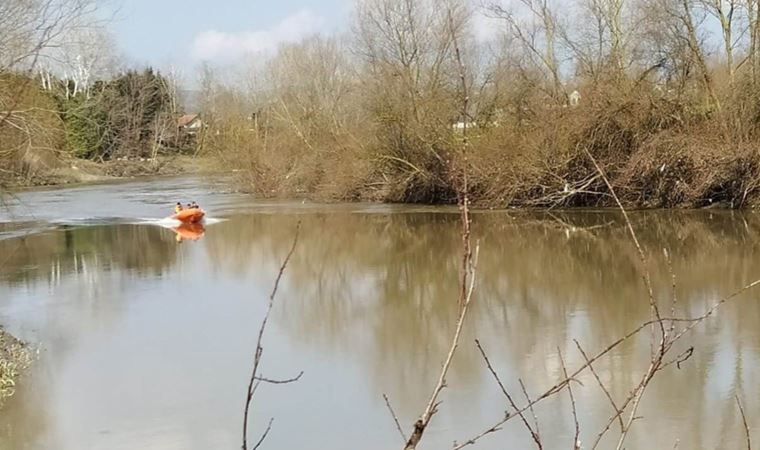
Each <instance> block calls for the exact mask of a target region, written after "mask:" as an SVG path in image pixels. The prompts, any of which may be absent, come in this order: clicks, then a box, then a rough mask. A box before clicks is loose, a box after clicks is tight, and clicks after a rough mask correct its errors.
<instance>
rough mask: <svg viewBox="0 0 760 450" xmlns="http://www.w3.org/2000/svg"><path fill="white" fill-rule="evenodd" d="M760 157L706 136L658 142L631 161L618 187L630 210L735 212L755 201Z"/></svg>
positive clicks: (659, 137)
mask: <svg viewBox="0 0 760 450" xmlns="http://www.w3.org/2000/svg"><path fill="white" fill-rule="evenodd" d="M759 169H760V155H759V154H758V152H757V149H756V148H755V147H754V146H751V145H746V144H740V143H732V142H726V141H725V140H723V139H721V138H720V137H719V136H716V135H715V134H714V133H710V132H707V131H703V132H692V133H689V134H683V133H662V134H659V135H656V136H653V137H652V138H651V139H650V140H649V141H648V142H647V143H646V144H645V145H643V146H642V148H641V149H640V150H639V151H638V152H637V153H636V154H635V155H633V157H632V158H631V159H630V161H629V162H628V164H627V166H626V168H625V170H624V171H623V173H622V174H621V176H620V178H619V180H618V184H620V185H622V186H625V189H626V193H625V197H626V199H627V201H628V202H629V203H631V204H636V205H641V206H647V207H703V206H709V205H713V204H720V205H722V206H728V207H732V208H739V207H742V206H746V205H747V202H748V201H749V202H754V201H756V200H755V199H756V196H757V188H758V176H760V170H759Z"/></svg>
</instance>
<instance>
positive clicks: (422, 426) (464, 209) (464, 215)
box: [404, 9, 479, 450]
mask: <svg viewBox="0 0 760 450" xmlns="http://www.w3.org/2000/svg"><path fill="white" fill-rule="evenodd" d="M448 21H449V33H450V38H451V42H452V44H453V47H454V54H455V56H456V60H457V63H458V66H459V78H460V81H461V83H462V86H461V87H462V110H461V111H460V113H461V115H462V117H463V118H464V128H463V130H462V133H463V134H462V158H463V162H464V166H463V170H462V188H461V190H460V192H459V205H460V214H461V220H462V267H461V273H460V282H459V287H460V292H459V302H458V303H459V317H458V318H457V322H456V330H455V331H454V335H453V336H452V338H451V345H450V347H449V352H448V355H447V356H446V359H445V360H444V363H443V367H442V368H441V372H440V374H439V375H438V382H437V383H436V385H435V388H433V392H432V394H431V395H430V400H428V404H427V406H426V407H425V410H424V411H423V413H422V415H421V416H420V418H419V419H418V420H417V421H416V422H415V423H414V428H413V431H412V433H411V434H410V435H409V439H408V440H407V441H406V445H405V446H404V449H405V450H415V449H416V448H417V444H419V442H420V440H421V439H422V436H423V435H424V434H425V430H426V429H427V426H428V424H430V420H431V419H432V418H433V416H434V415H435V413H436V412H437V411H438V405H439V402H438V396H439V395H440V393H441V391H442V390H443V388H444V387H446V375H447V374H448V372H449V368H450V367H451V361H452V360H453V358H454V354H455V353H456V350H457V348H458V347H459V338H460V336H461V334H462V327H463V326H464V321H465V319H466V317H467V312H468V310H469V307H470V302H471V300H472V291H473V289H474V288H475V267H476V265H477V259H478V250H479V248H478V246H477V245H476V246H475V252H474V255H473V251H472V244H471V241H470V204H469V201H470V200H469V192H468V186H467V165H468V163H467V147H468V140H467V117H468V113H467V110H468V102H469V97H468V93H467V77H466V75H465V66H464V64H463V62H462V57H461V54H460V51H459V44H458V42H457V32H456V30H455V26H454V19H453V16H452V14H451V9H449V10H448Z"/></svg>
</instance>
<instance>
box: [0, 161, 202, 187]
mask: <svg viewBox="0 0 760 450" xmlns="http://www.w3.org/2000/svg"><path fill="white" fill-rule="evenodd" d="M215 169H216V164H215V163H214V161H211V160H209V159H207V158H195V157H191V156H171V157H158V158H155V159H150V158H135V159H121V158H120V159H117V160H112V161H105V162H100V163H98V162H93V161H88V160H81V159H70V160H68V161H60V162H58V163H57V164H55V165H46V166H42V167H36V168H35V170H28V171H24V172H10V171H8V172H0V184H2V185H3V186H5V187H8V188H21V187H36V186H57V185H68V184H81V183H96V182H103V181H112V180H118V179H125V178H136V177H141V176H155V175H167V176H169V175H180V174H183V173H203V172H210V171H213V170H215Z"/></svg>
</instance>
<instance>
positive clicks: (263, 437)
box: [252, 417, 274, 450]
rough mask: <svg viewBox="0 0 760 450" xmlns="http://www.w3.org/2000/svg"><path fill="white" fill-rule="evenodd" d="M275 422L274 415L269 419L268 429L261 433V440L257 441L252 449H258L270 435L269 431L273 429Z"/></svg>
mask: <svg viewBox="0 0 760 450" xmlns="http://www.w3.org/2000/svg"><path fill="white" fill-rule="evenodd" d="M273 422H274V417H272V418H270V419H269V425H267V429H266V430H264V433H263V434H262V435H261V437H260V438H259V440H258V441H257V442H256V445H254V446H253V449H252V450H258V448H259V447H260V446H261V444H262V443H263V442H264V439H266V438H267V436H268V435H269V431H270V430H271V429H272V423H273Z"/></svg>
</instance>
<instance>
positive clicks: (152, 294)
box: [0, 179, 760, 450]
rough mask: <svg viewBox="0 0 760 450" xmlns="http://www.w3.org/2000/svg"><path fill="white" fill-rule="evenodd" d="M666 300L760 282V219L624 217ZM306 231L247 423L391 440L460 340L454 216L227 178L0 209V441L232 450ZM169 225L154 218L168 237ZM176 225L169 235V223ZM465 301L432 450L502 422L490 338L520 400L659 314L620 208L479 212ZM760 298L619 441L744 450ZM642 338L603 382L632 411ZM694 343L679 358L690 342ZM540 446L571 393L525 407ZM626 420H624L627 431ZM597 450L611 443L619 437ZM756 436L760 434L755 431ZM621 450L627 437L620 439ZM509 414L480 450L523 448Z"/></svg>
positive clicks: (548, 441) (318, 439) (277, 433)
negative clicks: (177, 216)
mask: <svg viewBox="0 0 760 450" xmlns="http://www.w3.org/2000/svg"><path fill="white" fill-rule="evenodd" d="M193 200H194V201H197V202H199V203H200V204H201V205H202V206H204V207H205V208H206V209H207V211H208V212H209V215H210V216H211V217H212V218H214V219H216V220H214V221H213V222H214V223H211V224H209V225H208V226H207V227H206V229H205V235H203V236H202V238H201V239H200V240H198V241H194V242H193V241H182V242H178V241H177V239H176V234H175V232H174V231H173V230H172V229H171V228H172V227H171V226H166V225H167V224H166V223H163V222H161V219H162V218H163V217H164V216H166V215H168V214H169V213H170V210H171V208H172V205H173V204H174V203H175V202H176V201H186V202H189V201H193ZM632 220H633V224H634V227H635V228H636V229H637V230H638V231H639V233H640V237H641V239H642V241H643V244H644V247H645V249H646V250H647V252H648V254H650V255H651V258H652V261H651V264H650V267H651V272H652V277H653V279H654V282H655V285H656V290H657V294H658V298H659V299H660V300H661V302H662V305H663V308H666V309H667V310H668V312H669V311H670V308H671V306H670V305H671V302H670V300H671V298H672V295H671V290H670V284H671V277H670V275H669V271H668V266H667V264H666V262H665V261H666V260H665V258H664V256H663V249H664V248H666V249H667V250H668V251H669V253H670V255H671V257H672V260H673V270H674V272H675V274H676V278H677V289H676V293H677V305H676V313H677V314H680V315H684V314H689V315H694V314H698V313H700V312H702V311H704V310H705V309H706V308H707V307H708V306H709V305H710V304H712V302H713V301H714V300H715V299H717V298H719V297H720V296H722V295H724V294H728V293H730V292H732V291H734V290H735V289H737V288H739V287H740V286H742V285H744V284H746V283H748V282H750V281H753V280H754V279H755V278H759V277H760V254H758V253H757V250H758V238H760V217H758V215H757V214H755V213H731V212H717V211H712V212H706V211H705V212H691V213H675V212H669V213H668V212H648V213H633V214H632ZM299 221H300V222H301V234H300V239H299V242H298V246H297V249H296V253H295V255H294V257H293V260H292V262H291V264H290V266H289V267H288V269H287V272H286V274H285V277H284V280H283V284H282V285H281V290H280V293H279V295H278V297H277V300H276V302H277V303H276V306H275V308H274V311H273V316H272V320H271V322H270V326H269V328H268V329H267V334H266V336H265V340H264V357H263V360H264V363H263V375H265V376H267V377H272V378H288V377H291V376H294V375H296V374H297V373H298V372H300V371H304V375H303V378H302V379H301V380H300V381H298V382H297V383H294V384H290V385H282V386H271V385H265V386H262V387H261V388H260V389H259V391H258V392H257V394H256V397H255V401H254V407H253V414H252V425H253V429H254V432H256V433H260V432H262V431H263V430H264V428H266V424H267V423H268V420H269V418H270V417H274V418H275V420H274V424H273V427H272V431H271V432H270V434H269V436H268V438H267V440H266V442H265V444H264V445H263V447H262V448H269V449H331V450H342V449H346V450H355V449H359V448H361V449H378V450H379V449H388V448H401V447H402V446H403V445H402V442H401V438H400V436H399V435H398V432H397V431H396V429H395V425H394V424H393V420H392V418H391V416H390V414H389V413H388V411H387V408H386V406H385V402H384V400H383V398H382V394H383V393H386V394H387V395H388V397H389V398H390V400H391V402H392V404H393V406H394V408H395V410H396V412H397V413H398V415H399V418H400V419H401V421H402V424H403V425H404V426H405V428H406V431H408V429H409V428H410V426H411V424H412V423H413V422H414V420H415V419H416V418H417V416H418V415H419V414H420V412H421V411H422V409H423V408H424V406H425V404H426V402H427V399H428V397H429V394H430V390H431V389H432V387H433V385H434V384H435V379H436V377H437V374H438V371H439V368H440V364H441V363H442V361H443V359H444V357H445V354H446V352H447V349H448V345H449V341H450V337H451V334H452V332H453V330H454V321H455V316H456V309H457V307H456V302H457V292H458V289H457V274H458V268H459V263H460V260H461V256H460V247H459V246H460V239H459V234H458V233H459V224H458V216H457V211H456V209H451V208H427V207H401V206H387V205H363V204H357V205H319V204H312V203H308V202H307V203H304V202H301V201H293V202H280V201H262V200H256V199H254V198H252V197H249V196H245V195H241V194H233V193H230V192H229V191H228V190H227V189H226V187H225V184H224V182H223V180H202V179H198V180H195V179H189V180H183V179H159V180H148V181H139V182H130V183H121V184H109V185H102V186H87V187H77V188H69V189H59V190H38V191H29V192H23V193H19V194H17V196H15V197H14V198H12V199H6V206H5V208H3V211H2V212H1V213H0V324H3V325H5V326H6V327H7V328H8V330H9V331H11V332H12V333H14V334H16V335H17V336H19V337H21V338H22V339H24V340H26V341H28V342H31V343H33V344H34V345H36V346H38V347H39V348H40V349H41V352H40V355H39V358H38V360H37V361H36V363H35V364H34V365H33V366H32V368H31V369H30V371H29V372H28V373H27V374H26V376H24V377H23V378H22V379H21V382H20V385H19V389H18V392H17V395H16V396H15V397H13V398H12V399H11V400H10V401H9V402H8V403H7V404H6V405H5V407H4V409H2V410H0V448H3V449H33V450H37V449H40V450H41V449H46V450H47V449H53V448H54V449H56V450H86V449H98V450H100V449H108V450H115V449H130V450H132V449H161V450H170V449H193V450H195V449H198V450H201V449H203V450H207V449H238V448H240V445H241V431H242V411H243V403H244V393H245V389H246V385H247V381H248V380H247V377H248V375H249V373H250V367H251V363H252V356H253V352H254V347H255V339H256V333H257V331H258V325H259V322H260V320H261V318H262V314H263V311H264V307H265V304H266V300H267V296H268V294H269V291H270V290H271V287H272V284H273V281H274V278H275V276H276V273H277V269H278V267H279V264H280V261H281V259H282V258H283V257H284V256H285V254H286V253H287V250H288V248H289V246H290V244H291V242H292V238H293V235H294V233H295V229H296V224H297V222H299ZM161 225H165V226H161ZM169 225H170V224H169ZM474 239H476V240H477V241H478V242H479V245H480V258H479V262H478V268H477V280H478V281H477V286H476V290H475V300H474V308H473V310H472V312H471V315H470V316H469V318H468V321H467V323H466V327H465V332H464V335H463V337H462V342H461V346H460V349H459V353H458V354H457V356H456V358H455V361H454V364H453V367H452V370H451V373H450V376H449V377H448V380H447V381H448V388H447V389H446V390H445V391H444V393H443V394H442V400H443V403H442V404H441V406H440V412H439V413H438V415H436V416H435V418H434V419H433V422H432V425H431V428H430V429H429V430H428V433H427V434H426V436H425V439H424V441H423V442H424V444H423V446H422V448H430V449H432V448H438V449H447V448H450V447H451V445H452V443H453V442H454V441H459V442H462V441H464V440H465V439H467V438H469V437H471V436H472V435H475V434H477V433H478V432H480V431H482V430H483V429H485V428H486V427H487V426H490V425H491V424H492V423H493V422H495V421H497V420H498V419H499V418H501V417H502V416H503V412H504V411H505V410H507V409H508V407H507V405H506V401H505V399H504V398H503V396H502V394H501V393H500V390H499V389H498V386H497V385H496V384H495V383H494V382H493V380H492V378H491V376H490V374H489V372H488V371H487V370H486V367H485V364H484V363H483V361H482V360H481V358H480V356H479V353H478V351H477V349H476V347H475V345H474V339H476V338H477V339H480V341H481V342H482V344H483V345H484V347H485V348H486V349H487V350H488V352H489V355H490V357H491V359H492V362H493V364H494V366H495V368H496V369H497V370H498V372H499V373H500V376H501V378H502V379H503V380H504V382H505V384H506V386H507V389H508V390H510V391H511V392H512V393H513V394H514V395H515V397H516V398H517V399H519V400H520V402H522V395H521V393H520V389H519V383H518V379H520V378H522V379H523V380H524V382H525V384H526V386H527V388H528V390H529V392H530V394H531V395H536V394H538V393H540V392H543V391H544V390H545V389H547V388H548V387H550V386H551V385H553V384H554V383H555V382H556V381H557V380H558V379H559V378H560V377H561V373H562V369H561V365H560V363H559V357H558V350H560V351H561V352H562V353H563V356H564V357H565V359H566V361H567V364H568V366H569V367H570V368H571V369H572V368H573V367H577V366H578V365H579V364H580V363H581V361H582V360H581V357H580V355H579V354H578V351H577V349H576V347H575V344H574V343H573V340H574V339H577V340H578V341H579V342H580V343H581V344H582V346H583V347H584V348H585V349H586V351H587V352H589V353H594V352H596V351H598V350H599V349H601V348H603V347H604V346H606V345H607V344H608V343H610V342H612V341H613V340H614V339H616V338H617V337H619V336H621V335H622V334H624V333H625V332H626V331H628V330H630V329H631V328H633V327H634V326H636V325H637V324H638V323H640V322H641V321H644V320H646V319H647V318H648V315H649V310H648V306H647V301H648V300H647V296H646V292H645V289H644V287H643V284H642V282H641V277H640V272H639V269H640V267H639V264H638V262H637V261H638V259H637V255H636V253H635V251H634V248H633V247H632V245H631V243H630V239H629V238H628V236H627V235H626V231H625V229H624V227H623V224H622V222H621V220H620V217H619V215H618V214H616V213H615V212H599V211H596V212H573V213H554V214H547V213H541V212H535V213H526V212H514V211H513V212H503V211H502V212H484V213H478V214H475V218H474ZM758 298H760V292H758V291H752V292H749V293H747V294H745V295H742V296H740V297H739V298H737V299H735V300H732V302H730V303H728V304H727V305H725V307H723V308H722V309H721V310H720V312H719V314H717V316H715V317H714V318H712V319H710V320H709V321H708V322H707V323H706V324H705V325H702V326H700V327H698V328H697V329H696V331H695V332H694V333H692V334H691V335H690V336H689V337H688V340H687V341H686V342H685V343H684V345H685V346H690V345H693V346H694V347H695V353H694V356H693V357H692V358H691V359H690V360H689V361H687V362H686V363H685V364H684V365H682V366H681V368H680V370H679V369H677V368H676V367H672V368H670V369H668V370H667V371H665V372H663V373H662V374H661V375H659V376H658V378H657V379H656V380H655V382H654V383H653V385H652V386H651V388H650V390H649V391H647V393H646V396H645V397H644V400H643V403H642V406H641V409H640V411H639V415H640V416H642V417H643V418H642V419H640V420H639V421H638V422H637V423H636V425H635V426H634V428H633V431H632V433H631V435H630V437H629V440H628V443H627V445H626V448H629V449H654V448H657V449H670V448H673V447H674V446H675V445H676V443H678V448H681V449H715V448H720V449H731V448H742V446H743V445H744V443H745V437H744V434H743V433H744V431H743V428H742V427H741V418H740V415H739V413H738V409H737V407H736V402H735V400H734V396H735V395H739V396H740V398H741V399H742V400H743V403H744V405H745V409H746V413H747V416H748V419H749V421H750V424H752V425H753V426H754V424H756V423H758V422H760V385H759V384H758V383H757V380H758V379H760V358H759V355H760V305H759V304H758V301H757V300H758ZM648 339H649V334H648V333H644V334H643V335H641V336H640V337H639V338H637V339H635V340H632V341H631V342H629V343H627V344H625V345H623V346H622V347H620V348H619V349H618V350H616V351H615V352H613V353H612V354H611V355H610V357H609V358H605V359H603V360H601V361H600V362H599V363H597V365H596V369H597V371H598V373H599V375H600V377H601V378H602V380H603V382H604V383H605V384H606V385H607V386H608V387H609V389H610V391H611V393H612V395H613V396H614V397H615V398H616V399H618V401H622V400H623V399H624V398H625V397H626V395H627V393H628V392H629V391H630V390H631V389H632V388H633V387H634V385H635V384H636V382H637V380H638V379H639V377H640V376H641V375H642V374H643V372H644V371H645V370H646V365H647V357H648V352H649V341H648ZM684 348H685V347H684ZM578 381H579V382H581V383H583V385H581V384H579V383H578V384H574V388H575V390H574V393H575V395H576V401H577V404H578V405H577V406H578V415H579V420H580V425H581V441H582V443H583V445H584V448H587V446H590V443H591V442H592V441H593V440H594V438H595V437H596V435H597V433H598V432H599V431H600V429H601V427H602V426H603V425H604V424H605V423H606V420H607V418H609V417H610V416H611V415H612V407H611V406H610V405H609V401H608V400H607V399H606V397H605V396H604V394H603V393H602V391H601V390H600V389H599V387H598V385H597V384H596V382H595V381H594V379H593V378H592V377H591V376H589V375H584V376H582V377H580V379H579V380H578ZM536 415H537V416H538V420H539V425H540V432H541V437H542V440H543V441H544V443H545V448H547V449H555V448H556V449H570V448H572V440H573V434H574V426H573V420H572V415H571V407H570V401H569V398H568V397H567V395H566V393H563V394H562V395H560V396H558V397H556V398H555V399H553V400H548V401H546V402H544V403H541V404H539V406H538V407H537V409H536ZM615 427H617V425H615ZM615 427H613V432H612V433H611V434H610V439H608V440H605V441H604V442H603V444H604V445H603V446H602V448H614V446H615V444H616V439H617V428H615ZM758 432H759V431H758V428H757V427H756V426H754V428H753V433H754V436H753V437H754V438H755V439H760V435H758ZM613 441H614V442H613ZM531 447H532V440H531V438H530V435H529V434H528V433H527V432H526V430H525V429H524V427H523V425H522V424H521V423H520V421H519V420H513V421H511V422H509V423H508V424H507V425H506V426H505V428H504V430H502V431H500V432H499V433H496V434H493V435H491V436H490V437H488V438H486V439H484V440H483V441H481V442H480V444H479V446H477V447H475V448H483V449H497V448H499V449H501V448H516V449H524V448H531Z"/></svg>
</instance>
